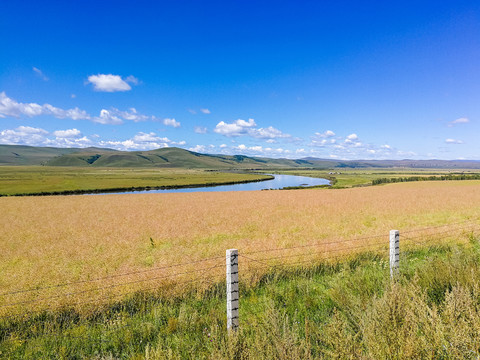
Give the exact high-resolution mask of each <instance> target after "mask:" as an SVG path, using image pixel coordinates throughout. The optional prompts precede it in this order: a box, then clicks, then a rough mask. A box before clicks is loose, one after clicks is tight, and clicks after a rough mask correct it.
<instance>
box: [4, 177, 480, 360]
mask: <svg viewBox="0 0 480 360" xmlns="http://www.w3.org/2000/svg"><path fill="white" fill-rule="evenodd" d="M479 204H480V181H445V182H418V183H401V184H387V185H384V186H380V187H359V188H350V189H342V190H331V191H325V190H320V189H319V190H302V191H295V190H292V191H265V192H229V193H186V194H139V195H106V196H88V197H83V196H82V197H79V196H75V197H71V196H55V197H51V196H46V197H3V198H0V209H1V215H2V216H1V217H0V228H1V229H2V232H0V245H1V247H2V252H1V253H0V287H1V289H2V290H1V293H0V324H1V325H0V331H1V332H0V334H1V339H2V341H1V343H0V351H1V352H2V353H1V354H2V356H3V355H5V357H7V358H28V357H31V358H35V357H39V356H40V357H41V356H42V355H43V354H47V355H44V356H43V357H51V358H95V357H97V358H104V357H107V358H108V357H109V356H110V358H117V357H118V358H135V357H138V358H153V359H156V358H158V359H161V358H169V357H170V358H193V357H203V358H232V357H237V358H258V357H260V358H272V357H275V358H285V359H287V358H292V359H295V358H309V357H310V358H319V357H326V358H345V356H347V355H348V354H350V355H349V356H353V357H357V358H362V356H363V357H364V358H365V357H366V358H408V357H409V356H410V358H418V357H420V358H421V357H423V358H429V357H430V358H439V357H442V356H443V358H456V356H455V354H459V353H461V352H462V349H463V350H465V351H467V350H468V351H471V354H472V356H473V354H475V355H478V354H477V353H478V347H477V348H475V347H474V346H472V343H473V344H475V342H476V341H477V338H476V336H477V335H478V333H479V332H476V333H474V331H471V330H468V329H477V328H478V323H479V321H478V314H479V311H478V309H477V305H475V304H478V292H475V291H478V289H477V288H475V284H478V283H479V282H478V280H480V275H478V274H479V273H480V270H479V265H478V264H479V262H478V255H479V254H480V253H479V250H478V248H477V237H476V236H477V234H478V233H475V231H476V230H478V219H480V205H479ZM452 223H453V224H458V225H453V227H447V229H450V230H453V231H450V232H449V233H448V234H447V235H448V238H444V239H443V240H444V241H447V243H449V244H463V245H460V246H457V245H451V246H447V247H444V248H433V249H430V250H428V249H427V250H425V249H423V248H421V247H415V246H411V247H408V246H407V247H404V248H403V251H405V252H406V253H408V254H410V255H409V257H408V261H407V264H406V265H405V266H404V267H403V268H402V269H403V270H402V271H403V275H402V276H403V278H402V280H401V281H400V285H399V286H400V287H399V288H395V289H393V288H392V287H391V285H389V282H388V281H387V280H388V269H387V266H386V261H385V260H386V250H387V242H388V232H389V230H391V229H399V230H400V231H401V234H403V235H401V236H402V238H404V239H408V237H411V243H410V245H412V244H413V245H415V243H416V241H419V242H424V241H425V240H432V242H430V244H432V243H433V244H434V243H436V239H435V238H430V237H431V234H429V232H428V230H427V231H426V232H420V234H421V237H420V238H418V237H415V236H414V234H415V233H413V234H412V233H411V232H412V231H414V230H416V229H420V228H425V227H433V228H434V229H435V227H437V226H443V225H445V224H452ZM462 224H469V225H468V226H464V225H462ZM472 224H473V225H474V226H473V227H472ZM440 229H441V228H440ZM354 239H355V240H354ZM339 241H341V242H340V243H339ZM378 244H380V247H378V246H377V247H375V249H376V250H377V251H375V252H371V253H370V254H369V255H358V254H360V253H362V252H363V251H365V247H367V250H368V246H369V245H372V246H373V245H378ZM310 245H315V246H313V247H311V246H310ZM357 246H358V248H357ZM228 248H238V249H239V250H240V253H241V254H244V256H246V257H244V258H243V259H242V260H241V261H242V265H241V266H242V273H243V274H250V275H249V276H248V278H245V277H244V278H243V279H242V288H243V290H242V291H244V293H243V295H242V296H243V299H244V300H242V301H243V303H242V304H243V305H242V306H243V310H242V311H243V313H242V314H241V316H242V319H243V320H242V321H243V322H242V324H245V326H244V327H243V328H242V332H241V333H240V334H239V335H238V337H234V338H229V337H226V336H225V328H224V316H225V315H224V299H223V294H224V290H225V289H224V287H223V285H222V283H223V279H224V254H225V250H226V249H228ZM277 248H291V249H290V250H288V249H287V250H286V251H287V253H288V258H286V259H285V258H282V257H279V256H278V255H279V254H286V253H282V252H280V253H279V252H276V251H270V250H271V249H277ZM293 248H295V249H297V250H295V249H293ZM332 252H335V254H336V256H338V259H337V258H336V259H332V260H331V261H330V259H329V258H328V257H326V256H325V254H330V253H332ZM262 254H263V255H262ZM356 254H357V255H356ZM264 257H268V258H269V260H268V265H269V266H268V267H265V266H263V265H265V263H263V264H262V262H264V261H265V259H263V258H264ZM252 259H258V261H254V260H252ZM342 259H350V260H349V261H346V262H342V261H343V260H342ZM337 260H339V261H340V264H343V265H338V264H337V263H336V261H337ZM405 260H406V258H405V259H404V260H403V261H405ZM197 261H201V262H197ZM302 261H306V262H302ZM300 262H302V263H301V265H298V263H300ZM179 264H180V265H179ZM289 264H291V266H289V267H288V269H287V270H281V269H280V268H274V270H272V268H271V267H270V266H279V265H289ZM305 264H312V265H309V266H307V267H303V266H305ZM315 264H323V265H318V266H316V265H315ZM174 275H175V276H174ZM415 279H416V280H415ZM419 279H420V280H419ZM413 280H415V281H413ZM412 284H413V285H412ZM25 290H28V291H25ZM469 294H470V295H469ZM457 298H459V299H461V303H457V302H455V299H457ZM406 299H414V301H412V302H406ZM395 301H397V303H395ZM459 301H460V300H459ZM391 302H393V303H394V304H398V306H395V307H394V308H392V309H391V308H389V307H388V304H390V303H391ZM419 304H420V305H419ZM417 305H418V306H417ZM452 308H455V309H462V310H461V311H462V312H461V314H464V315H462V316H463V317H462V320H461V321H460V322H459V321H456V320H455V319H456V318H455V316H456V315H455V314H454V313H453V312H452ZM362 314H366V315H362ZM367 315H368V316H367ZM388 317H391V318H393V319H397V320H395V321H394V323H393V325H392V327H391V328H390V327H385V326H384V327H383V328H382V327H380V329H383V330H382V332H380V333H375V330H374V329H375V327H376V326H379V325H382V324H384V322H385V319H386V318H388ZM368 319H371V320H372V322H371V323H370V322H368V321H367V320H368ZM401 319H407V320H401ZM417 323H418V324H420V325H419V326H420V327H421V329H418V328H417V330H415V331H413V330H412V331H410V329H411V327H412V324H413V325H415V324H417ZM247 324H248V325H247ZM311 324H315V325H314V326H311ZM428 326H430V327H428ZM442 326H443V327H442ZM425 329H427V330H428V331H427V330H425ZM399 330H401V334H402V337H401V344H402V350H401V352H398V351H397V350H393V349H391V348H389V345H388V341H387V338H386V336H387V335H388V334H397V333H398V331H399ZM418 331H424V333H421V335H422V336H420V337H418V336H417V335H416V334H417V333H418ZM475 331H476V330H475ZM208 334H210V336H208ZM356 334H360V335H356ZM385 334H387V335H385ZM475 334H477V335H475ZM392 336H393V335H392ZM379 337H380V338H381V339H383V340H382V342H380V345H375V343H376V341H377V339H378V338H379ZM462 337H463V339H464V340H462ZM417 338H418V339H417ZM276 339H277V340H276ZM278 339H280V340H278ZM332 339H336V340H335V341H334V340H332ZM419 339H420V340H419ZM210 340H212V341H210ZM417 340H418V341H421V342H422V344H423V345H422V346H420V345H421V344H420V343H419V342H418V341H417ZM415 341H417V342H415ZM435 341H436V342H435ZM398 342H400V340H398ZM430 344H433V345H431V346H430ZM477 344H478V342H477ZM375 346H376V347H375ZM429 346H430V347H429ZM342 349H343V350H342ZM416 349H421V351H422V353H419V352H415V351H416ZM439 349H440V350H441V349H445V350H444V352H439V351H440V350H439ZM472 349H473V350H472ZM342 351H344V352H343V353H342ZM392 351H397V352H396V353H395V352H392ZM442 351H443V350H442ZM256 353H257V354H260V355H259V356H257V357H255V354H256ZM385 354H387V355H385ZM196 355H197V356H196ZM347 357H348V356H347ZM466 358H468V357H466Z"/></svg>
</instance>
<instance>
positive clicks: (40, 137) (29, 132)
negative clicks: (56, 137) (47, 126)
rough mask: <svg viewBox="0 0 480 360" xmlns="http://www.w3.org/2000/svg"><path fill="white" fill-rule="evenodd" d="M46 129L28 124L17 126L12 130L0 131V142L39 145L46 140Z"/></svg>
mask: <svg viewBox="0 0 480 360" xmlns="http://www.w3.org/2000/svg"><path fill="white" fill-rule="evenodd" d="M46 135H48V131H46V130H44V129H41V128H34V127H30V126H19V127H17V128H16V129H14V130H3V131H0V143H2V144H23V145H31V146H34V145H41V144H43V142H44V141H45V140H46Z"/></svg>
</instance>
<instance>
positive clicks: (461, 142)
mask: <svg viewBox="0 0 480 360" xmlns="http://www.w3.org/2000/svg"><path fill="white" fill-rule="evenodd" d="M445 142H446V143H447V144H463V141H462V140H456V139H445Z"/></svg>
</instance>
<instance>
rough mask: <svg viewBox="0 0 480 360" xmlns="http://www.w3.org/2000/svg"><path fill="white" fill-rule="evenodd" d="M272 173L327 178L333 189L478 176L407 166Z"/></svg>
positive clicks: (475, 171) (466, 170)
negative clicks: (405, 179) (417, 178)
mask: <svg viewBox="0 0 480 360" xmlns="http://www.w3.org/2000/svg"><path fill="white" fill-rule="evenodd" d="M272 173H274V174H275V173H278V174H286V175H299V176H310V177H318V178H324V179H329V180H330V181H331V184H332V188H333V189H344V188H349V187H357V186H369V185H372V182H375V181H377V180H379V179H387V180H388V179H398V178H414V177H424V178H426V177H431V176H436V177H439V178H440V177H441V176H446V175H454V176H458V175H461V174H465V175H466V176H467V177H468V176H478V175H480V171H478V170H471V169H470V170H468V169H465V170H461V169H455V170H449V169H409V168H382V169H379V168H362V169H342V168H335V169H329V170H309V169H306V170H303V169H291V170H278V171H277V172H275V171H273V172H272Z"/></svg>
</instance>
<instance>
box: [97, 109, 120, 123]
mask: <svg viewBox="0 0 480 360" xmlns="http://www.w3.org/2000/svg"><path fill="white" fill-rule="evenodd" d="M93 122H96V123H99V124H103V125H120V124H123V120H122V119H120V118H119V117H118V116H116V115H115V111H109V110H105V109H102V110H100V116H95V117H94V118H93Z"/></svg>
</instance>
